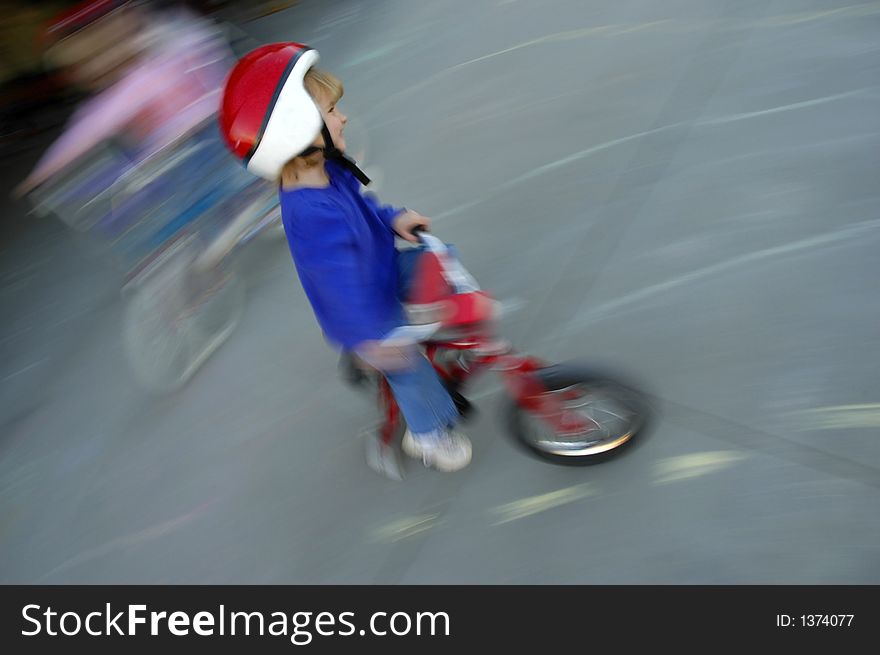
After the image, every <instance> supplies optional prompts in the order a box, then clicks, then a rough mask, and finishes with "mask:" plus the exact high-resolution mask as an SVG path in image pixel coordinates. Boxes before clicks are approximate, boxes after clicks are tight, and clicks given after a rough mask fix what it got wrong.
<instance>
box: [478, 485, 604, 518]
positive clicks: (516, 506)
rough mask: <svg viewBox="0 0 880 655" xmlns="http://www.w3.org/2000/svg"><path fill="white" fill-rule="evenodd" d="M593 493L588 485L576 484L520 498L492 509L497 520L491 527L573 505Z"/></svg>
mask: <svg viewBox="0 0 880 655" xmlns="http://www.w3.org/2000/svg"><path fill="white" fill-rule="evenodd" d="M595 493H596V492H595V491H594V490H593V489H592V488H591V487H590V485H588V484H578V485H575V486H573V487H566V488H565V489H558V490H556V491H551V492H549V493H546V494H540V495H538V496H530V497H528V498H521V499H520V500H515V501H513V502H512V503H507V504H505V505H499V506H498V507H495V508H493V509H492V510H491V511H492V513H493V514H497V515H498V520H497V521H495V523H493V525H501V524H502V523H509V522H510V521H516V520H518V519H522V518H525V517H527V516H532V515H533V514H537V513H538V512H544V511H546V510H548V509H553V508H554V507H559V506H561V505H567V504H568V503H573V502H575V501H577V500H581V499H582V498H586V497H587V496H593V495H595Z"/></svg>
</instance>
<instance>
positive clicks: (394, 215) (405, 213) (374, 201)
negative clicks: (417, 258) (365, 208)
mask: <svg viewBox="0 0 880 655" xmlns="http://www.w3.org/2000/svg"><path fill="white" fill-rule="evenodd" d="M363 196H364V199H365V200H366V201H367V204H369V205H370V207H372V208H373V209H374V210H375V212H376V214H378V216H379V219H380V220H381V221H382V222H383V223H385V225H386V226H387V227H388V229H389V230H391V231H392V232H394V233H395V234H396V235H397V236H399V237H400V238H401V239H405V240H406V241H410V242H412V243H418V242H419V239H418V237H416V236H414V235H413V233H412V230H413V228H415V227H418V226H422V227H424V228H425V229H426V230H428V229H430V227H431V219H429V218H428V217H427V216H422V215H421V214H419V213H418V212H415V211H412V210H411V209H406V208H402V207H393V206H391V205H383V204H381V203H380V202H379V199H378V198H377V197H376V196H375V195H373V194H372V193H365V194H363Z"/></svg>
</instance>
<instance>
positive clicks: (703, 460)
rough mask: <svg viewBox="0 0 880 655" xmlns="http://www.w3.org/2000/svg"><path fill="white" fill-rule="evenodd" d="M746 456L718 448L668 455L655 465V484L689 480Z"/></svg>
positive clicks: (725, 466)
mask: <svg viewBox="0 0 880 655" xmlns="http://www.w3.org/2000/svg"><path fill="white" fill-rule="evenodd" d="M745 458H746V456H745V455H743V454H742V453H738V452H736V451H733V450H716V451H709V452H703V453H692V454H690V455H679V456H678V457H667V458H666V459H662V460H660V461H659V462H657V464H656V466H655V475H656V478H655V479H654V483H655V484H666V483H668V482H679V481H681V480H689V479H691V478H697V477H700V476H703V475H708V474H710V473H715V472H717V471H720V470H721V469H725V468H727V467H729V466H732V465H734V464H736V463H737V462H740V461H742V460H744V459H745Z"/></svg>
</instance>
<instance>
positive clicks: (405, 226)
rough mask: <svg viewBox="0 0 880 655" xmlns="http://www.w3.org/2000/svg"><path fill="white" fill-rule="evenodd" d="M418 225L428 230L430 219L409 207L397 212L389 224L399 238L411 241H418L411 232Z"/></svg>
mask: <svg viewBox="0 0 880 655" xmlns="http://www.w3.org/2000/svg"><path fill="white" fill-rule="evenodd" d="M419 226H421V227H423V228H425V229H426V230H430V229H431V219H430V218H428V217H427V216H422V215H421V214H419V213H418V212H414V211H412V210H409V209H408V210H406V211H405V212H401V213H400V214H398V215H397V216H396V217H395V219H394V221H393V222H392V225H391V227H392V228H393V229H394V231H395V232H397V234H398V235H399V236H400V238H401V239H405V240H407V241H410V242H412V243H418V242H419V238H418V237H417V236H416V235H415V234H413V233H412V231H413V229H414V228H416V227H419Z"/></svg>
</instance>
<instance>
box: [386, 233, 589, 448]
mask: <svg viewBox="0 0 880 655" xmlns="http://www.w3.org/2000/svg"><path fill="white" fill-rule="evenodd" d="M420 237H421V239H422V241H423V243H424V244H425V245H426V246H427V248H428V251H429V252H433V253H434V254H435V255H437V260H436V262H433V267H432V266H428V267H427V269H426V270H427V271H429V274H432V275H435V276H436V275H438V273H439V274H440V275H442V276H444V277H445V279H446V281H447V282H448V283H449V287H450V288H451V289H452V292H451V293H450V294H449V295H448V296H447V297H446V298H445V299H443V298H441V299H439V300H438V299H437V298H431V299H430V300H431V302H432V303H434V305H433V306H436V303H438V302H439V303H443V302H444V301H446V300H449V299H450V298H453V297H456V296H458V298H459V299H462V298H464V297H466V296H469V295H470V296H474V295H475V294H480V295H481V296H482V297H484V298H489V297H488V296H487V295H486V294H484V293H483V292H482V291H480V290H479V287H478V286H477V284H476V282H475V281H474V280H473V278H471V277H470V275H469V274H468V273H467V271H465V270H464V268H463V267H462V266H461V264H459V263H458V262H454V261H452V260H450V259H449V257H448V256H447V253H448V250H447V248H446V246H445V244H443V243H442V242H440V241H439V239H437V238H436V237H433V236H431V235H427V234H424V233H422V234H420ZM438 262H439V266H438V264H437V263H438ZM436 282H437V280H433V281H429V284H434V285H435V287H436V284H435V283H436ZM493 302H494V301H493ZM476 303H477V301H476V300H475V301H474V302H471V303H467V304H466V303H460V306H464V307H466V308H467V309H466V310H465V311H466V312H467V315H468V316H473V317H474V322H473V323H463V324H462V323H457V324H455V325H454V329H455V336H454V337H452V338H441V337H438V336H436V335H435V338H428V339H427V340H426V341H424V342H423V346H424V350H425V356H426V357H427V358H428V361H429V362H431V365H432V366H433V367H434V370H435V371H436V372H437V374H438V375H439V376H440V379H441V380H442V381H443V383H444V384H445V385H446V387H447V388H448V389H450V391H454V392H457V391H458V389H460V388H461V387H462V386H463V385H464V383H465V382H466V381H467V380H469V379H470V378H472V377H473V376H475V375H477V374H480V373H482V372H483V371H486V370H495V371H498V372H500V373H501V376H502V379H503V381H504V384H505V387H506V388H507V391H508V393H509V394H510V397H511V398H512V399H513V400H514V402H515V403H517V404H518V405H519V406H520V407H522V408H523V409H525V410H527V411H529V412H530V413H532V414H534V415H535V416H537V417H538V418H539V419H541V420H542V421H543V422H544V423H546V424H547V425H548V426H549V427H550V428H551V429H552V430H553V432H554V433H555V434H560V435H562V434H578V433H583V432H585V431H588V430H591V429H594V428H598V425H597V424H596V423H595V422H594V421H592V420H591V419H588V418H586V417H584V416H582V415H580V414H578V413H576V412H569V411H566V407H565V402H566V401H568V400H572V399H573V398H574V397H576V396H577V395H578V393H577V392H576V391H572V390H565V389H563V390H561V391H558V392H548V389H547V388H546V386H545V385H544V383H543V382H542V381H541V378H540V377H539V376H538V375H535V374H534V373H535V372H536V371H538V370H540V369H543V368H546V367H547V363H546V362H543V361H542V360H540V359H538V358H535V357H531V356H528V355H522V354H519V353H517V352H515V351H514V350H513V349H512V348H511V347H510V345H509V344H507V343H506V342H505V341H502V340H499V339H497V338H495V337H494V336H493V335H492V334H491V333H490V332H491V330H489V329H487V325H488V324H489V321H490V319H491V318H492V316H491V312H487V311H483V312H479V311H477V312H474V307H475V306H477V304H476ZM483 305H485V303H483ZM425 306H428V305H425ZM443 327H449V326H448V325H447V326H441V328H440V329H441V330H442V329H443ZM436 334H442V333H436ZM448 352H459V353H461V354H460V355H458V356H456V357H455V358H454V360H453V361H452V362H451V363H449V364H445V365H444V364H443V363H441V362H440V361H438V355H440V354H442V353H448ZM379 403H380V407H381V408H382V412H383V423H382V425H381V427H380V430H379V434H380V437H381V440H382V442H383V443H384V444H385V445H390V444H391V442H392V441H393V440H394V437H395V435H396V434H397V433H398V432H399V428H400V425H401V421H400V409H399V408H398V406H397V403H396V401H395V400H394V396H393V394H392V391H391V387H390V385H389V384H388V381H387V380H386V379H385V377H384V376H380V379H379Z"/></svg>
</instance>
